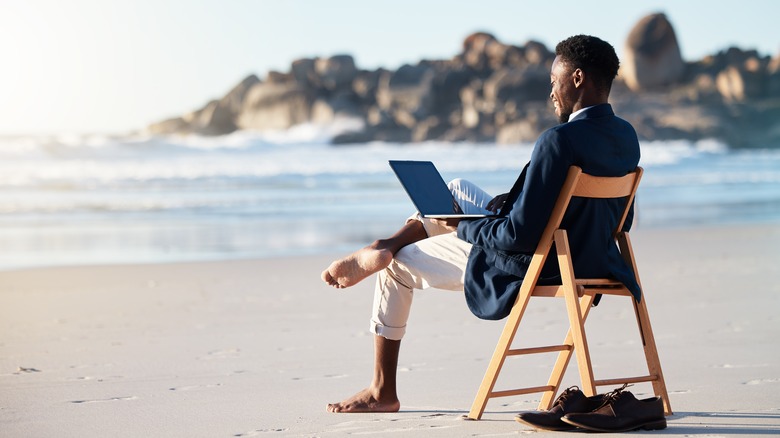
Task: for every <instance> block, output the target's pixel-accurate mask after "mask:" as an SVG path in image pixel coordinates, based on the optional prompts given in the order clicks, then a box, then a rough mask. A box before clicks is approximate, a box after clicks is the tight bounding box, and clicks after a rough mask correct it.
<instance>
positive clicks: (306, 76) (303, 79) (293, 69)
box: [290, 58, 319, 87]
mask: <svg viewBox="0 0 780 438" xmlns="http://www.w3.org/2000/svg"><path fill="white" fill-rule="evenodd" d="M314 63H315V60H314V59H313V58H301V59H296V60H295V61H293V63H292V65H291V66H290V73H291V74H292V76H293V78H294V79H295V82H298V83H299V84H301V85H304V86H306V87H316V86H317V85H318V83H319V78H318V77H317V72H316V71H315V70H314Z"/></svg>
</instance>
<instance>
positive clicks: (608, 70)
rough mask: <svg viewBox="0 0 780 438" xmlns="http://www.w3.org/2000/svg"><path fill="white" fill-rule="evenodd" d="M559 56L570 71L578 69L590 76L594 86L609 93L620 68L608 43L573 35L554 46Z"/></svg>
mask: <svg viewBox="0 0 780 438" xmlns="http://www.w3.org/2000/svg"><path fill="white" fill-rule="evenodd" d="M555 55H557V56H560V57H561V59H562V60H563V61H564V62H566V64H568V65H569V66H570V67H571V68H572V69H577V68H579V69H580V70H582V71H583V72H585V73H586V74H589V75H592V77H593V79H594V81H595V83H596V85H597V86H598V87H600V88H601V89H602V90H605V91H607V92H609V90H610V89H611V88H612V81H613V80H614V79H615V77H616V76H617V73H618V69H619V68H620V60H619V59H618V57H617V54H616V53H615V48H614V47H612V45H611V44H609V43H608V42H606V41H604V40H602V39H600V38H597V37H594V36H590V35H575V36H572V37H569V38H566V39H565V40H563V41H561V42H560V43H558V45H557V46H555Z"/></svg>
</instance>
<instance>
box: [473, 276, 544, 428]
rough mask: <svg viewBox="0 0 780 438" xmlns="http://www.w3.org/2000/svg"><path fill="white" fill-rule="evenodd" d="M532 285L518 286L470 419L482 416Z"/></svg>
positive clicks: (529, 296) (521, 316)
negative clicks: (515, 298) (518, 290)
mask: <svg viewBox="0 0 780 438" xmlns="http://www.w3.org/2000/svg"><path fill="white" fill-rule="evenodd" d="M532 291H533V286H530V285H529V286H525V284H524V285H523V286H521V287H520V292H519V295H518V297H517V301H515V304H514V306H513V307H512V312H511V313H510V314H509V316H508V317H507V321H506V324H504V330H503V331H502V332H501V337H500V338H499V339H498V344H497V345H496V350H495V351H494V352H493V357H492V358H491V359H490V364H489V365H488V369H487V371H485V376H484V377H483V378H482V384H481V385H480V386H479V391H477V396H476V398H474V403H472V404H471V410H470V411H469V415H468V417H469V418H470V419H472V420H479V419H480V418H482V414H483V413H484V412H485V407H486V406H487V402H488V399H489V398H490V394H491V393H492V392H493V388H494V387H495V385H496V380H498V375H499V373H500V372H501V368H502V367H503V366H504V360H505V359H506V356H507V351H509V349H510V347H511V346H512V341H513V340H514V338H515V334H516V333H517V327H518V325H519V324H520V320H521V319H522V318H523V313H525V309H526V307H527V305H528V300H529V299H530V298H531V292H532Z"/></svg>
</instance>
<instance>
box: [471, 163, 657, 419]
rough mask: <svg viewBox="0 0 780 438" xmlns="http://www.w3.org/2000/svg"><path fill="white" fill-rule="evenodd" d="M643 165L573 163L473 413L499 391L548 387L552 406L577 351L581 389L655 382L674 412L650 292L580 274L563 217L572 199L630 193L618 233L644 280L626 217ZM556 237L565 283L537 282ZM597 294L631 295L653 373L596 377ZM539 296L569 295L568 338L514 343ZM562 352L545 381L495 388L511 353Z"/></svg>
mask: <svg viewBox="0 0 780 438" xmlns="http://www.w3.org/2000/svg"><path fill="white" fill-rule="evenodd" d="M642 172H643V170H642V168H641V167H637V170H636V171H634V172H631V173H629V174H628V175H626V176H623V177H615V178H606V177H595V176H591V175H588V174H585V173H583V172H582V169H580V168H579V167H576V166H572V167H571V168H570V169H569V173H568V175H567V178H566V181H565V182H564V184H563V187H562V189H561V193H560V195H559V196H558V200H557V201H556V204H555V207H554V209H553V212H552V215H551V216H550V220H549V221H548V223H547V226H546V227H545V229H544V232H543V233H542V238H541V240H540V241H539V245H538V246H537V248H536V251H535V252H534V255H533V258H532V259H531V264H530V267H529V268H528V273H527V275H526V277H525V279H524V281H523V283H522V285H521V286H520V292H519V293H518V296H517V299H516V300H515V303H514V305H513V307H512V311H511V313H510V314H509V316H508V317H507V321H506V324H505V326H504V330H503V332H502V333H501V336H500V337H499V340H498V344H497V345H496V350H495V352H494V353H493V358H492V359H491V361H490V364H489V365H488V369H487V371H486V372H485V376H484V377H483V379H482V384H481V385H480V387H479V391H478V392H477V396H476V398H475V399H474V403H473V404H472V406H471V411H470V412H469V415H468V416H469V418H471V419H473V420H479V419H480V418H481V417H482V414H483V412H484V411H485V407H486V406H487V402H488V400H489V399H491V398H495V397H508V396H515V395H522V394H533V393H538V392H541V393H543V395H542V398H541V401H540V403H539V407H538V409H540V410H547V409H550V407H551V406H552V404H553V401H554V397H555V394H556V393H557V392H558V390H559V388H560V385H561V381H562V380H563V375H564V373H565V371H566V368H567V366H568V364H569V361H570V359H571V356H572V351H574V352H575V353H576V356H577V368H578V369H579V374H580V381H581V386H580V388H581V390H582V391H583V393H585V395H587V396H593V395H595V394H596V387H597V386H606V385H621V384H624V383H636V382H652V386H653V390H654V392H655V394H656V395H657V396H660V397H661V398H662V399H663V404H664V412H665V414H666V415H671V413H672V409H671V406H670V404H669V395H668V394H667V392H666V383H665V381H664V377H663V373H662V372H661V362H660V360H659V359H658V351H657V349H656V345H655V338H654V336H653V330H652V328H651V327H650V318H649V316H648V313H647V305H646V294H645V293H644V290H643V294H642V299H641V300H640V301H639V302H637V301H636V300H635V299H634V298H633V296H632V295H631V293H630V292H629V290H628V289H626V287H625V286H624V285H623V284H622V283H620V282H618V281H616V280H614V279H610V278H590V279H579V278H576V277H575V275H574V266H573V265H572V259H571V252H570V249H569V239H568V236H567V234H566V230H564V229H561V228H560V225H561V220H562V219H563V216H564V213H565V212H566V209H567V207H568V205H569V201H570V200H571V198H572V197H575V196H577V197H585V198H627V200H628V202H627V203H626V208H625V210H624V212H623V216H622V218H621V220H620V223H619V224H618V226H617V228H616V232H615V239H616V241H617V245H618V247H619V249H620V253H621V255H622V256H623V259H624V260H625V261H626V262H627V263H628V265H629V266H630V267H631V268H632V269H633V271H634V274H635V275H636V280H637V282H638V283H639V284H640V286H641V282H640V280H639V271H638V270H637V265H636V260H635V259H634V253H633V250H632V248H631V240H630V239H629V236H628V233H627V232H622V231H621V230H622V228H623V223H624V222H625V220H626V217H627V216H628V212H629V208H630V206H631V204H632V202H633V200H634V196H635V195H636V190H637V187H638V186H639V181H640V180H641V178H642ZM553 243H555V247H556V252H557V257H558V264H559V267H560V271H561V283H562V284H561V285H560V286H540V285H537V281H538V280H539V275H540V273H541V271H542V267H543V266H544V263H545V261H546V260H547V256H548V254H549V253H550V250H551V248H552V245H553ZM597 294H604V295H621V296H627V297H629V298H630V299H631V302H632V303H633V305H634V314H635V315H636V320H637V324H638V326H639V333H640V336H641V338H642V345H643V346H644V353H645V359H646V361H647V367H648V371H649V373H648V375H645V376H639V377H625V378H613V379H606V380H596V379H595V378H594V377H593V368H592V366H591V360H590V353H589V350H588V341H587V338H586V336H585V328H584V324H585V319H586V318H587V317H588V312H589V311H590V308H591V306H592V304H593V301H594V299H595V297H596V295H597ZM532 296H534V297H557V298H564V299H565V300H566V311H567V313H568V319H569V330H568V333H567V334H566V338H565V339H564V341H563V343H562V344H560V345H552V346H543V347H534V348H521V349H512V348H511V346H512V341H513V340H514V337H515V334H516V333H517V329H518V325H519V324H520V321H521V319H522V317H523V313H524V312H525V310H526V307H527V305H528V301H529V299H530V298H531V297H532ZM556 351H557V352H559V353H558V357H557V360H556V361H555V365H554V366H553V370H552V374H551V375H550V378H549V380H548V382H547V385H545V386H534V387H526V388H520V389H512V390H504V391H494V387H495V384H496V380H497V379H498V375H499V373H500V372H501V368H502V367H503V365H504V361H505V359H506V358H507V356H517V355H525V354H536V353H550V352H556Z"/></svg>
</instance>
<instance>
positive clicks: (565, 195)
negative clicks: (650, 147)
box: [538, 166, 643, 249]
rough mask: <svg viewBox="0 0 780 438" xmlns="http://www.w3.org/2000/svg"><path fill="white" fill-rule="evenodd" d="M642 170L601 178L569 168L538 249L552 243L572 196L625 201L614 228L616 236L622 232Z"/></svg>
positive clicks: (574, 167) (576, 167) (639, 168)
mask: <svg viewBox="0 0 780 438" xmlns="http://www.w3.org/2000/svg"><path fill="white" fill-rule="evenodd" d="M642 173H643V169H642V168H641V167H637V168H636V170H634V171H633V172H631V173H629V174H627V175H625V176H620V177H601V176H593V175H588V174H587V173H583V172H582V169H581V168H580V167H578V166H571V167H570V168H569V173H568V174H567V176H566V181H564V183H563V187H562V188H561V192H560V194H559V195H558V200H557V201H556V202H555V207H554V208H553V212H552V214H551V215H550V220H549V221H548V222H547V226H546V227H545V229H544V232H543V233H542V239H541V240H540V241H539V244H540V245H539V248H538V249H542V246H546V245H544V244H545V243H546V242H552V239H553V233H554V232H555V230H557V229H558V228H559V227H560V226H561V221H562V220H563V216H564V214H565V213H566V208H568V206H569V201H571V198H572V197H575V196H577V197H582V198H600V199H606V198H627V199H626V206H625V208H624V209H623V215H622V216H621V218H620V221H619V222H618V225H617V227H616V229H615V235H617V233H618V232H620V230H622V229H623V224H624V223H625V221H626V217H628V212H629V211H630V209H631V204H632V203H633V201H634V197H635V196H636V190H637V188H638V187H639V181H640V180H641V179H642Z"/></svg>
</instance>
